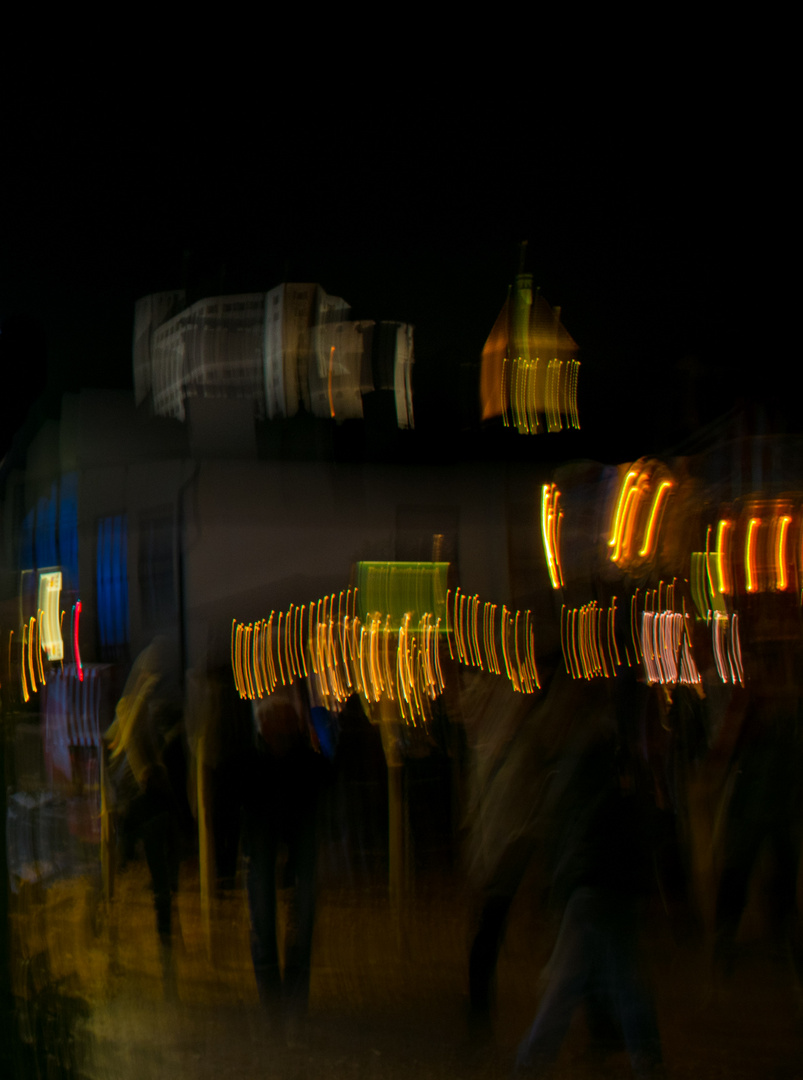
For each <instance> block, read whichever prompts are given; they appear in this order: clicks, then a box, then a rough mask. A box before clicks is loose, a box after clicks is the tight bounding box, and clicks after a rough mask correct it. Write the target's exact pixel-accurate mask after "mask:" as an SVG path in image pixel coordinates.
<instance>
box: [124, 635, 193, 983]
mask: <svg viewBox="0 0 803 1080" xmlns="http://www.w3.org/2000/svg"><path fill="white" fill-rule="evenodd" d="M178 670H179V664H178V650H177V648H176V646H175V644H174V643H173V642H171V641H170V639H169V638H167V637H164V636H159V637H156V638H154V640H153V641H152V642H151V644H150V645H149V646H148V648H147V649H145V650H144V651H143V652H142V653H140V655H139V656H138V657H137V659H136V660H135V661H134V665H133V667H132V669H131V672H130V674H129V676H128V679H127V681H126V684H125V687H124V689H123V694H122V697H121V698H120V700H119V702H118V703H117V708H116V710H115V716H114V720H113V721H112V723H111V725H110V726H109V728H108V730H107V731H106V734H105V736H104V741H105V744H106V752H107V756H108V784H107V787H108V786H110V787H111V802H112V805H113V806H114V809H115V813H116V817H117V822H118V831H119V847H120V852H121V861H122V863H123V865H124V864H125V862H126V861H127V860H128V859H129V858H130V857H131V856H132V855H133V852H134V847H135V844H136V842H137V840H140V839H141V840H142V841H143V846H144V848H145V858H146V860H147V863H148V870H149V871H150V875H151V884H152V887H153V902H154V906H155V909H156V929H157V933H158V935H159V944H160V950H161V959H162V972H163V980H164V987H165V993H166V995H167V996H169V997H171V996H174V995H175V992H176V972H175V963H174V957H173V940H172V930H173V926H172V903H173V896H174V894H175V893H176V892H177V891H178V870H179V849H180V829H181V827H182V826H187V825H188V824H190V822H191V816H190V810H189V804H188V802H187V783H186V779H187V772H186V754H185V750H184V738H183V700H182V693H181V686H180V682H179V677H178Z"/></svg>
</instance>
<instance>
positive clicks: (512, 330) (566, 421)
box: [480, 274, 580, 435]
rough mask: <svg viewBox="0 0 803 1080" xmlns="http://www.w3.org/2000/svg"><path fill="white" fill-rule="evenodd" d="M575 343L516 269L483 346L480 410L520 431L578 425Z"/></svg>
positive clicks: (556, 313) (485, 417)
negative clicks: (512, 280)
mask: <svg viewBox="0 0 803 1080" xmlns="http://www.w3.org/2000/svg"><path fill="white" fill-rule="evenodd" d="M576 352H577V344H576V343H575V341H574V340H573V338H572V337H571V335H570V334H569V333H568V332H567V330H566V328H565V327H564V326H563V324H562V322H561V321H560V308H559V307H556V308H553V307H551V306H550V304H548V303H547V301H546V300H545V299H544V298H543V296H541V294H540V292H539V291H538V290H537V289H536V290H535V291H533V279H532V274H518V275H517V276H516V281H515V284H514V285H513V288H512V289H511V291H510V293H509V294H508V298H507V300H506V301H505V303H504V306H503V307H502V310H501V311H500V313H499V316H498V317H497V320H496V322H495V323H494V326H493V328H492V330H491V333H490V334H489V335H488V340H487V341H486V343H485V347H484V348H483V350H482V367H481V373H480V415H481V418H482V420H490V419H492V418H494V417H497V416H501V417H502V419H503V421H504V424H505V426H506V427H515V428H516V430H517V431H518V432H519V433H520V434H530V435H535V434H538V433H542V432H554V431H561V430H562V429H563V428H569V427H571V428H579V427H580V418H579V414H578V411H577V378H578V374H579V368H580V364H579V362H578V361H577V359H576V358H575V354H576Z"/></svg>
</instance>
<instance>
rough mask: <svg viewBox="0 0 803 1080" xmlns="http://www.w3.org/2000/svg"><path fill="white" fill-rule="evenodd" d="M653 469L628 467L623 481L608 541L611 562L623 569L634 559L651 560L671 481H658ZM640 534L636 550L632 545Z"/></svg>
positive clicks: (652, 467) (654, 468)
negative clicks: (636, 550) (638, 546)
mask: <svg viewBox="0 0 803 1080" xmlns="http://www.w3.org/2000/svg"><path fill="white" fill-rule="evenodd" d="M658 469H660V467H658ZM655 470H656V467H655V466H651V467H649V468H648V467H645V468H642V469H635V468H634V469H629V470H628V471H627V472H626V473H625V476H624V479H623V480H622V486H621V488H620V489H619V496H618V498H617V500H616V506H615V509H614V512H613V514H612V518H611V532H610V538H609V540H608V546H609V547H610V548H612V551H611V556H610V557H611V561H612V562H614V563H616V564H617V566H620V567H621V568H622V569H627V568H629V567H630V565H631V564H632V563H633V562H634V561H635V560H636V559H640V560H644V559H650V558H652V556H653V555H654V553H655V549H656V546H657V537H658V530H659V527H660V523H661V517H662V514H663V510H664V506H665V503H666V498H667V496H668V494H669V491H670V489H671V488H672V486H673V484H672V481H671V480H658V479H657V478H656V475H655ZM665 471H666V470H665V469H664V472H665ZM651 489H653V494H652V497H650V491H651ZM639 533H641V535H642V541H641V547H640V548H639V550H638V552H637V553H635V552H634V551H633V547H634V544H635V543H636V542H637V541H635V537H636V536H637V535H638V534H639Z"/></svg>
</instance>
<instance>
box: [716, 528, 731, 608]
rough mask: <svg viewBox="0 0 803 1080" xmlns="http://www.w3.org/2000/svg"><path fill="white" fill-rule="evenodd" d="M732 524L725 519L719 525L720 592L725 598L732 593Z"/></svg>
mask: <svg viewBox="0 0 803 1080" xmlns="http://www.w3.org/2000/svg"><path fill="white" fill-rule="evenodd" d="M731 527H732V522H730V521H728V520H727V519H724V518H723V520H722V521H720V523H719V525H717V555H716V562H717V579H718V583H719V591H720V593H721V594H722V595H723V596H726V595H727V594H728V593H729V592H730V591H731V584H730V575H729V572H728V567H729V565H730V560H729V541H730V534H731Z"/></svg>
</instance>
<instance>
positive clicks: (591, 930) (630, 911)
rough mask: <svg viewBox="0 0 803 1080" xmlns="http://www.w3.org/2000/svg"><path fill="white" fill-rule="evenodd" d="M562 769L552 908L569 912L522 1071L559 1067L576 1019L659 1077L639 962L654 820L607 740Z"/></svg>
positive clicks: (638, 1071)
mask: <svg viewBox="0 0 803 1080" xmlns="http://www.w3.org/2000/svg"><path fill="white" fill-rule="evenodd" d="M563 768H565V769H568V770H569V771H570V773H571V779H570V783H569V785H568V786H567V788H566V791H565V797H564V798H562V799H561V800H559V802H558V803H557V804H556V807H555V814H553V816H552V821H553V824H554V829H553V835H552V837H551V841H550V845H549V846H550V848H551V854H550V859H549V862H550V864H551V866H552V892H553V899H554V900H555V902H556V903H557V904H559V905H560V906H563V905H565V907H564V913H563V918H562V921H561V926H560V931H559V934H558V939H557V941H556V944H555V948H554V951H553V953H552V957H551V959H550V961H549V968H548V970H549V981H548V984H547V989H546V992H545V994H544V996H543V998H542V1000H541V1003H540V1006H539V1009H538V1013H537V1015H536V1018H535V1021H534V1022H533V1025H532V1027H531V1028H530V1031H529V1032H528V1034H527V1036H526V1037H525V1039H524V1040H523V1042H522V1043H521V1045H520V1047H519V1051H518V1056H517V1071H518V1073H519V1074H521V1075H530V1074H532V1075H541V1074H542V1072H546V1071H548V1070H549V1069H550V1068H551V1066H552V1065H553V1064H554V1062H555V1060H556V1059H557V1057H558V1054H559V1052H560V1048H561V1045H562V1043H563V1040H564V1038H565V1036H566V1033H567V1031H568V1029H569V1025H570V1023H571V1020H572V1017H573V1015H574V1013H575V1011H576V1010H577V1009H578V1008H580V1007H581V1006H585V1008H586V1012H587V1016H588V1023H589V1029H590V1031H591V1033H592V1035H594V1036H596V1037H597V1038H602V1039H604V1040H605V1041H607V1042H608V1043H609V1048H610V1049H615V1048H616V1047H617V1045H621V1043H622V1042H623V1043H624V1045H625V1047H626V1049H627V1051H628V1053H629V1055H630V1060H631V1064H632V1067H633V1072H634V1075H635V1076H637V1077H639V1078H646V1077H653V1076H656V1075H660V1073H661V1070H662V1054H661V1042H660V1036H659V1033H658V1025H657V1019H656V1015H655V1008H654V1005H653V1000H652V996H651V993H650V990H649V984H648V981H647V978H646V974H645V972H644V969H643V964H642V957H641V955H640V943H639V937H640V934H639V931H640V922H641V919H640V910H641V904H642V899H643V896H644V892H645V888H646V884H647V881H648V868H649V859H648V838H647V833H646V828H647V826H648V820H647V817H646V814H645V808H644V806H643V805H642V804H641V799H640V798H639V793H638V791H637V790H636V785H635V783H634V778H633V776H632V773H631V771H630V768H629V766H628V764H627V762H626V760H623V756H622V755H620V754H618V753H617V746H616V741H615V740H614V739H613V738H606V739H604V740H603V741H601V742H598V743H597V744H596V745H593V746H591V747H590V748H589V749H588V750H585V751H584V752H582V754H581V755H580V756H578V757H577V758H576V759H575V760H574V761H566V762H564V763H563Z"/></svg>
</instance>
